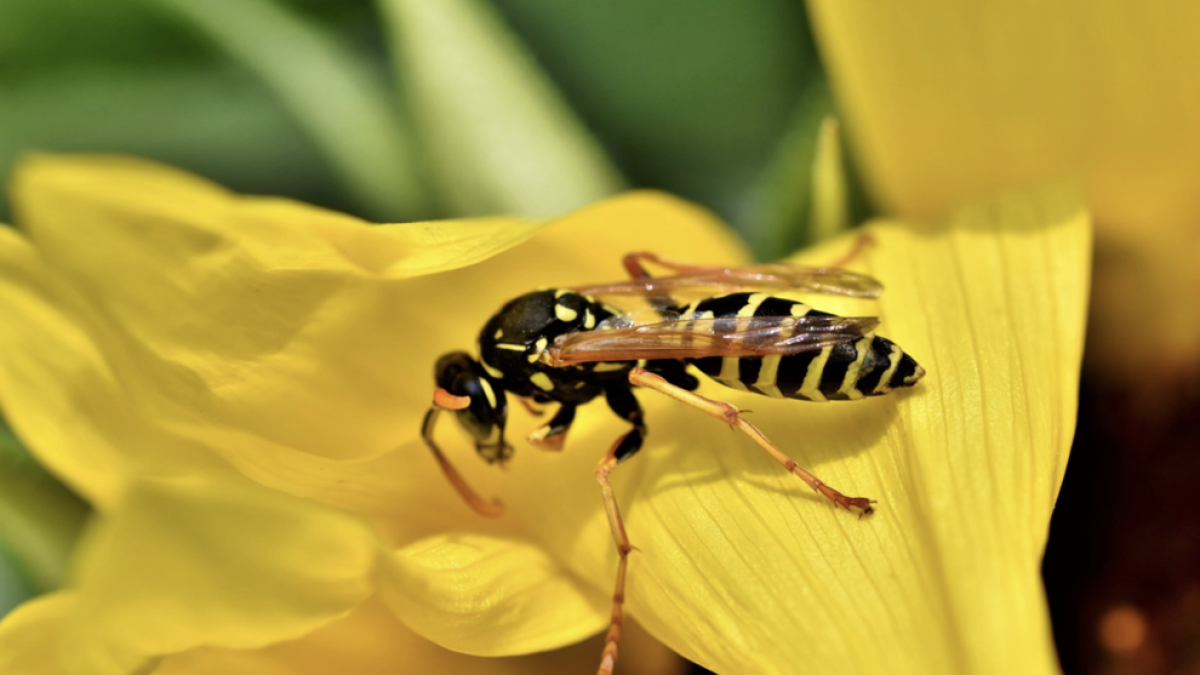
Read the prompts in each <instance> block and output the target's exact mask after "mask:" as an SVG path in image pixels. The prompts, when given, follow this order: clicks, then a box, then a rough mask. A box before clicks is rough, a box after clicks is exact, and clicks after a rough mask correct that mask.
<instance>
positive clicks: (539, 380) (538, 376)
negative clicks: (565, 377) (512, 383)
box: [529, 372, 554, 391]
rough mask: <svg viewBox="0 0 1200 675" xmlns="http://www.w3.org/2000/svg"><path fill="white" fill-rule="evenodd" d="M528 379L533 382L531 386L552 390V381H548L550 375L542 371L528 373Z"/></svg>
mask: <svg viewBox="0 0 1200 675" xmlns="http://www.w3.org/2000/svg"><path fill="white" fill-rule="evenodd" d="M529 381H530V382H532V383H533V386H535V387H537V388H538V389H541V390H542V391H554V383H553V382H551V381H550V376H549V375H547V374H545V373H543V372H537V373H534V374H533V375H530V376H529Z"/></svg>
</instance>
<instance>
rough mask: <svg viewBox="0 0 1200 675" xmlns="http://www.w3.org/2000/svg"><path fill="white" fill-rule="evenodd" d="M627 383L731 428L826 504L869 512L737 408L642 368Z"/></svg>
mask: <svg viewBox="0 0 1200 675" xmlns="http://www.w3.org/2000/svg"><path fill="white" fill-rule="evenodd" d="M629 381H630V382H631V383H632V384H635V385H637V386H639V387H646V388H647V389H653V390H654V391H657V392H659V393H661V394H666V395H667V396H670V397H671V398H673V399H675V400H676V401H680V402H682V403H686V404H688V405H690V406H692V407H693V408H696V409H698V410H700V411H702V412H704V413H706V414H709V415H712V416H713V417H716V418H717V419H719V420H721V421H722V422H725V423H726V424H728V425H730V426H732V427H735V428H736V429H737V430H738V431H741V432H742V433H744V434H746V435H747V436H749V437H750V438H751V439H752V440H753V441H754V442H755V443H757V444H758V445H759V447H761V448H762V449H763V450H766V451H767V454H769V455H771V457H772V458H774V459H775V461H777V462H779V463H780V464H782V465H783V468H785V469H787V470H788V471H790V472H792V473H793V474H795V475H796V476H798V477H799V478H800V480H802V481H804V482H805V483H807V484H808V486H809V487H811V488H812V489H813V490H816V491H817V492H820V493H821V494H822V495H824V496H825V497H826V498H828V499H829V501H831V502H833V503H834V504H836V505H838V506H840V507H842V508H844V509H846V510H847V511H854V510H857V511H858V512H859V513H860V515H863V516H865V515H868V514H870V513H872V511H873V509H872V508H871V500H870V499H866V498H865V497H847V496H846V495H843V494H842V493H841V492H838V491H837V490H835V489H833V488H832V487H830V486H828V485H826V484H825V482H824V481H822V480H821V479H820V478H817V477H816V476H814V475H813V474H812V473H810V472H809V471H808V470H806V469H804V468H803V467H801V466H800V465H798V464H796V460H794V459H792V458H791V457H788V456H787V455H785V454H784V453H783V451H782V450H780V449H779V448H777V447H775V444H774V443H772V442H771V440H770V439H769V438H767V437H766V435H765V434H763V432H761V431H759V430H758V427H756V426H754V425H753V424H751V423H750V422H748V421H746V418H744V417H742V416H741V414H740V413H739V412H738V409H737V408H735V407H733V406H732V405H730V404H728V403H725V402H723V401H714V400H713V399H711V398H706V397H704V396H701V395H699V394H696V393H693V392H690V391H688V390H686V389H683V388H681V387H678V386H676V385H673V384H671V383H670V382H668V381H667V380H665V379H663V378H662V377H661V376H659V375H656V374H655V373H652V372H650V371H648V370H646V369H645V368H634V369H633V370H631V371H629Z"/></svg>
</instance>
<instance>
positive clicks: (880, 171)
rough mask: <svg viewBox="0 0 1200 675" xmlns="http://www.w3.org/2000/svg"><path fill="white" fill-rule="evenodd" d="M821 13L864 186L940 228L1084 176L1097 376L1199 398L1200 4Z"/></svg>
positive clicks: (835, 6)
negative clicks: (1001, 194) (984, 207)
mask: <svg viewBox="0 0 1200 675" xmlns="http://www.w3.org/2000/svg"><path fill="white" fill-rule="evenodd" d="M809 6H810V8H811V9H812V13H813V18H814V25H815V27H816V29H817V34H818V41H819V43H820V46H821V48H822V53H823V56H824V60H825V63H826V64H828V65H829V67H830V70H831V73H832V75H833V80H834V86H835V90H836V91H837V93H838V95H839V98H840V100H841V102H842V104H843V109H844V110H845V113H846V116H847V121H848V123H849V125H850V129H851V131H852V132H853V137H854V141H855V142H854V145H855V147H856V149H857V150H859V151H860V153H861V155H862V159H863V160H864V161H863V162H862V164H863V168H864V171H865V173H866V176H867V178H868V180H869V182H870V184H871V185H872V187H873V188H874V192H875V194H876V196H877V197H879V198H881V199H882V201H883V203H884V205H885V206H886V208H887V209H888V210H889V211H891V212H894V213H899V214H901V215H910V216H931V215H937V214H940V213H943V212H944V211H945V210H946V209H947V208H950V207H952V206H953V205H955V204H958V203H960V202H962V201H963V200H964V199H969V198H975V197H978V196H980V195H987V194H992V193H994V192H996V191H998V190H1002V189H1009V188H1012V187H1019V186H1025V185H1030V184H1033V183H1035V182H1037V181H1039V180H1043V179H1046V178H1049V177H1055V176H1061V175H1077V176H1081V177H1082V178H1083V180H1084V186H1085V189H1086V193H1087V201H1088V206H1089V210H1090V211H1091V212H1092V213H1093V214H1094V218H1095V222H1096V228H1097V234H1098V236H1097V247H1096V260H1097V266H1096V270H1097V277H1096V291H1097V293H1096V294H1095V296H1094V297H1095V300H1094V304H1095V307H1094V312H1093V317H1092V320H1093V323H1094V325H1095V327H1096V328H1095V330H1093V331H1092V334H1091V338H1090V341H1089V344H1088V358H1089V360H1090V361H1091V362H1092V363H1094V364H1097V365H1098V366H1100V368H1102V369H1103V371H1104V372H1105V373H1106V374H1112V375H1116V376H1118V377H1122V378H1123V379H1124V381H1125V382H1126V383H1128V384H1129V385H1130V386H1132V387H1134V388H1135V393H1134V394H1133V397H1134V398H1138V399H1144V398H1145V396H1158V397H1163V396H1165V397H1166V398H1168V399H1169V398H1170V397H1171V396H1172V393H1173V391H1174V390H1173V389H1172V388H1171V386H1170V385H1171V384H1173V381H1182V382H1183V386H1184V387H1188V386H1190V382H1191V381H1193V380H1194V378H1195V376H1196V373H1197V372H1200V350H1197V347H1196V345H1197V344H1198V343H1200V313H1197V312H1180V311H1178V310H1177V309H1176V307H1175V305H1174V299H1175V298H1177V297H1180V296H1181V295H1183V296H1186V297H1195V296H1196V295H1197V294H1200V268H1198V267H1197V266H1196V265H1195V264H1194V260H1195V258H1196V255H1197V253H1200V226H1198V224H1200V189H1197V186H1200V124H1197V123H1196V120H1197V119H1200V87H1197V86H1196V71H1197V67H1200V41H1197V40H1196V36H1195V33H1196V27H1197V26H1200V5H1197V4H1195V3H1188V2H1171V1H1170V0H1166V1H1163V0H1158V1H1152V2H1140V3H1126V2H1119V1H1118V0H1097V1H1095V2H1086V3H1079V2H1070V1H1068V0H1049V1H1047V2H1036V3H1014V2H1006V1H1004V0H982V1H979V2H971V3H963V2H950V1H947V0H918V1H917V2H907V3H884V4H880V3H873V2H864V1H862V0H810V2H809ZM1134 316H1136V319H1134V318H1131V317H1134ZM1130 344H1140V345H1143V346H1144V347H1145V348H1144V349H1143V350H1142V352H1143V358H1140V359H1130V358H1128V349H1129V345H1130ZM1148 372H1149V373H1151V374H1150V375H1149V376H1147V373H1148ZM1164 384H1165V385H1167V386H1163V385H1164Z"/></svg>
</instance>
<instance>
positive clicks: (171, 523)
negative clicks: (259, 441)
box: [62, 478, 379, 675]
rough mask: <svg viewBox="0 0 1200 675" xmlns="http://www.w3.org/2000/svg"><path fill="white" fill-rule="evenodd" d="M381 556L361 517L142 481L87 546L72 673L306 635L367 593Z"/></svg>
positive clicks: (69, 663) (261, 494)
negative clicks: (190, 652)
mask: <svg viewBox="0 0 1200 675" xmlns="http://www.w3.org/2000/svg"><path fill="white" fill-rule="evenodd" d="M378 560H379V548H378V541H377V539H376V538H375V536H374V535H373V534H372V533H371V532H370V530H369V529H368V528H366V527H365V526H363V525H362V524H361V523H360V522H359V521H358V520H356V519H353V518H350V517H348V516H347V515H345V514H342V513H339V512H335V511H332V510H330V509H327V508H325V507H320V506H316V505H313V504H310V503H306V502H303V501H301V500H298V499H295V498H293V497H288V496H285V495H281V494H279V493H277V492H274V491H270V490H266V489H263V488H261V487H258V486H255V485H253V484H251V483H249V482H236V481H230V480H222V481H206V480H203V479H198V478H196V479H176V480H170V481H166V480H155V481H143V482H139V483H136V484H134V486H133V487H132V488H130V490H129V491H128V493H127V494H126V495H124V497H123V498H122V500H121V502H120V504H119V506H118V507H117V508H116V509H115V510H114V511H113V512H112V513H111V514H110V515H108V516H107V517H106V518H105V519H103V520H102V521H101V523H100V524H99V526H98V527H97V528H96V529H95V530H94V531H93V532H91V533H90V534H89V536H88V537H87V539H85V542H84V545H83V547H82V550H81V552H80V571H81V574H80V575H79V578H78V579H76V584H77V587H78V594H79V596H78V602H77V603H76V605H75V607H74V608H73V611H72V612H71V614H70V616H69V617H68V619H67V621H66V624H65V626H64V632H63V642H62V658H63V663H64V666H65V669H66V671H67V672H69V673H80V674H82V673H87V674H89V675H105V674H107V673H112V674H114V675H116V674H118V673H133V672H137V671H138V670H139V669H142V668H145V667H146V666H147V665H148V664H150V663H152V662H153V661H154V660H155V659H157V658H159V657H161V656H164V655H167V654H174V653H178V652H183V651H187V650H189V649H194V648H197V647H202V646H218V647H227V648H233V649H251V648H257V647H262V646H265V645H268V644H271V643H275V642H279V641H281V640H286V639H291V638H296V637H300V636H302V635H304V634H306V633H308V632H310V631H312V630H314V629H316V628H318V627H320V626H322V625H324V624H326V623H328V622H330V621H332V620H335V619H337V618H339V617H341V616H344V615H345V614H347V613H348V612H350V611H351V610H352V609H354V607H356V606H357V605H358V604H359V603H361V602H362V601H363V600H365V599H366V598H368V597H369V596H370V595H371V593H372V587H373V581H372V578H373V575H374V571H375V568H376V563H377V561H378Z"/></svg>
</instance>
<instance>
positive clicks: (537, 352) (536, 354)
mask: <svg viewBox="0 0 1200 675" xmlns="http://www.w3.org/2000/svg"><path fill="white" fill-rule="evenodd" d="M548 344H550V343H549V342H548V341H547V340H546V338H544V337H543V338H538V341H537V344H535V345H533V351H532V352H531V353H530V354H529V356H527V357H526V358H527V359H528V360H529V362H530V363H536V362H537V360H538V359H539V358H541V356H542V352H544V351H546V345H548Z"/></svg>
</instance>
